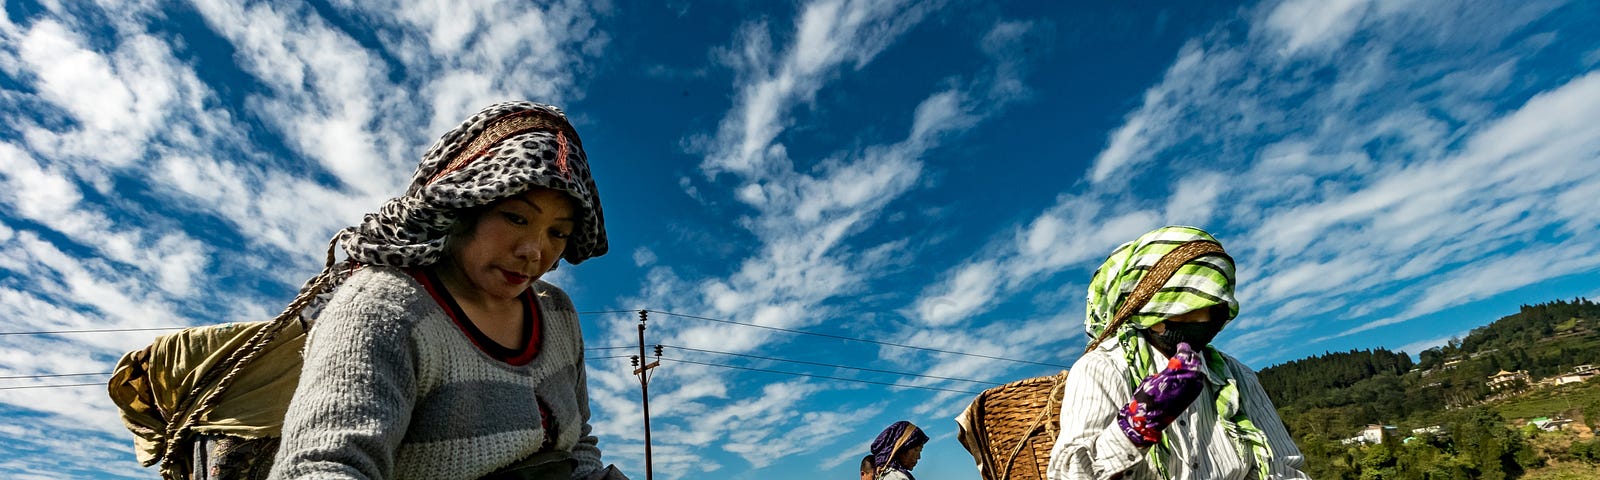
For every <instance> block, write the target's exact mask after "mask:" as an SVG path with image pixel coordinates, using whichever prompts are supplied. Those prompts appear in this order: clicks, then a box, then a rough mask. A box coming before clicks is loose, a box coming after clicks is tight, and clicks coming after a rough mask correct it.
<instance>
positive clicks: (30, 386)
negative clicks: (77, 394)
mask: <svg viewBox="0 0 1600 480" xmlns="http://www.w3.org/2000/svg"><path fill="white" fill-rule="evenodd" d="M90 385H99V386H102V387H103V386H105V385H106V384H105V382H99V383H68V384H64V385H24V386H21V387H0V390H22V389H27V388H67V387H87V386H90Z"/></svg>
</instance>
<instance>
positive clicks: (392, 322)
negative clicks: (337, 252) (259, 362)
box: [270, 269, 420, 479]
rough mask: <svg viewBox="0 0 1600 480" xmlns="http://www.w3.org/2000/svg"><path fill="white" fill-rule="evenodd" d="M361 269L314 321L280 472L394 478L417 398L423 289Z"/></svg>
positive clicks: (287, 420) (280, 475) (276, 470)
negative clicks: (416, 335)
mask: <svg viewBox="0 0 1600 480" xmlns="http://www.w3.org/2000/svg"><path fill="white" fill-rule="evenodd" d="M371 270H376V269H368V270H366V271H361V272H357V273H356V275H355V276H354V277H352V278H351V279H350V281H348V282H346V283H345V284H344V285H343V286H342V287H340V288H339V291H338V292H337V293H335V295H334V298H333V299H332V300H331V301H330V302H329V304H328V307H327V309H326V310H324V312H323V314H322V315H321V316H320V317H319V319H318V320H317V322H316V324H315V325H314V326H313V327H312V329H311V333H310V337H309V339H308V340H307V344H306V351H305V363H304V366H303V367H302V370H301V373H300V383H299V386H298V387H297V388H296V389H295V393H294V399H293V400H292V401H291V402H290V404H289V411H288V414H287V415H286V416H285V417H284V422H283V443H282V444H281V446H280V449H279V451H278V456H277V459H276V461H275V464H274V466H273V469H272V474H271V477H270V478H272V479H288V478H319V479H322V478H329V479H334V478H340V479H342V478H392V477H394V473H395V472H394V461H395V452H396V450H397V449H398V448H399V445H400V441H401V439H402V438H404V436H405V433H406V429H407V426H408V424H409V421H410V418H411V410H412V407H413V405H414V404H415V400H416V391H415V390H416V387H415V385H416V373H415V370H414V366H415V364H416V359H415V355H416V349H415V344H414V343H413V342H412V340H411V338H410V333H411V326H412V325H415V321H414V319H415V318H417V316H418V315H420V314H419V313H418V312H416V311H413V310H416V309H417V308H418V307H417V305H418V303H417V302H416V301H415V299H414V298H408V295H407V290H408V289H409V290H410V292H409V293H410V294H411V295H409V297H414V296H415V294H416V289H415V288H414V287H410V286H408V285H406V284H404V283H402V282H401V281H400V279H397V278H394V277H395V276H394V275H384V274H383V273H382V272H373V271H371Z"/></svg>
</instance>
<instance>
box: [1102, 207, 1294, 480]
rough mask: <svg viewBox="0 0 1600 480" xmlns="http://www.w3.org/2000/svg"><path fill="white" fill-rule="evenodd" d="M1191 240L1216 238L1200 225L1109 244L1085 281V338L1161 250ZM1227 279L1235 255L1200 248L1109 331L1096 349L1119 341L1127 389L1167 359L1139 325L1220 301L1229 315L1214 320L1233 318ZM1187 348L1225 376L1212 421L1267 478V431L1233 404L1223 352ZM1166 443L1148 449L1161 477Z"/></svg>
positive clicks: (1235, 392)
mask: <svg viewBox="0 0 1600 480" xmlns="http://www.w3.org/2000/svg"><path fill="white" fill-rule="evenodd" d="M1192 240H1208V241H1212V242H1217V239H1216V238H1213V237H1212V236H1211V234H1208V233H1206V232H1205V231H1204V230H1201V229H1198V228H1194V227H1181V226H1169V227H1162V228H1158V229H1156V230H1155V231H1152V232H1150V233H1146V234H1144V235H1142V236H1140V237H1139V238H1138V239H1137V240H1134V241H1132V242H1128V243H1124V244H1122V246H1120V247H1117V249H1116V250H1114V251H1112V252H1111V256H1110V257H1108V258H1106V261H1105V263H1104V264H1101V265H1100V269H1099V270H1095V272H1094V278H1093V279H1092V280H1090V282H1089V300H1088V310H1089V312H1088V315H1087V316H1086V317H1085V319H1084V330H1085V331H1086V332H1087V333H1088V334H1089V338H1099V337H1100V334H1101V333H1103V332H1105V329H1106V328H1107V327H1108V326H1109V324H1110V323H1111V320H1112V318H1113V317H1114V316H1115V315H1116V312H1117V310H1118V309H1119V308H1121V307H1122V304H1123V303H1124V302H1126V301H1127V299H1128V296H1129V295H1130V294H1132V293H1133V289H1134V287H1135V286H1137V285H1138V284H1139V280H1141V279H1143V278H1144V276H1145V274H1146V273H1147V272H1149V271H1150V268H1151V267H1153V266H1155V264H1156V262H1157V261H1158V260H1160V259H1161V256H1162V255H1166V254H1167V252H1171V251H1172V250H1173V249H1176V248H1178V246H1179V245H1183V244H1184V243H1186V242H1189V241H1192ZM1217 243H1218V244H1219V245H1220V244H1221V242H1217ZM1233 286H1234V265H1233V260H1231V259H1229V258H1228V257H1226V256H1223V255H1205V256H1201V257H1199V258H1196V259H1194V260H1191V261H1189V263H1185V264H1183V266H1182V267H1179V268H1178V271H1177V272H1176V273H1174V274H1173V275H1172V278H1171V279H1168V280H1167V283H1166V284H1165V285H1162V287H1161V289H1160V290H1158V291H1157V292H1156V294H1155V296H1154V297H1152V298H1151V299H1150V301H1149V302H1146V303H1145V305H1144V306H1143V307H1141V308H1140V309H1139V310H1138V311H1136V312H1134V313H1133V315H1131V316H1129V318H1128V320H1127V321H1126V322H1125V323H1123V325H1122V326H1121V327H1119V328H1118V329H1117V331H1116V332H1112V335H1111V336H1110V337H1109V338H1107V340H1106V342H1105V343H1104V344H1103V345H1101V346H1100V347H1099V348H1113V347H1114V346H1115V345H1120V346H1121V347H1122V352H1123V355H1124V356H1125V357H1126V359H1127V361H1128V365H1129V367H1130V368H1129V369H1128V373H1129V375H1128V388H1129V389H1130V390H1131V389H1132V388H1134V387H1135V386H1137V385H1138V384H1139V382H1140V381H1143V380H1144V378H1145V377H1148V376H1150V375H1153V374H1155V373H1156V372H1159V371H1160V370H1161V368H1163V367H1165V365H1166V363H1165V362H1160V363H1158V362H1157V361H1156V360H1155V359H1154V358H1152V355H1151V351H1152V348H1151V347H1150V345H1149V344H1148V343H1146V342H1145V340H1144V337H1143V336H1140V335H1139V330H1143V329H1147V328H1150V326H1151V325H1155V324H1157V323H1161V322H1162V321H1165V320H1166V319H1167V318H1168V317H1172V316H1175V315H1180V314H1184V313H1188V312H1191V311H1194V310H1199V309H1202V308H1213V307H1224V306H1225V307H1226V308H1227V311H1228V314H1227V316H1226V318H1222V319H1220V320H1221V321H1223V322H1231V321H1233V317H1235V316H1237V315H1238V314H1239V302H1238V300H1235V299H1234V298H1233ZM1213 321H1216V320H1213ZM1224 325H1226V323H1224ZM1112 341H1115V342H1116V343H1115V345H1113V344H1112V343H1111V342H1112ZM1191 347H1194V348H1195V351H1197V352H1200V353H1201V354H1203V355H1205V358H1206V366H1207V367H1208V368H1209V369H1210V370H1211V374H1212V375H1213V376H1214V377H1216V378H1221V379H1223V381H1224V384H1223V386H1222V388H1219V389H1217V395H1216V398H1214V399H1213V400H1214V401H1215V402H1216V405H1217V414H1218V417H1219V418H1218V419H1217V421H1218V422H1219V424H1220V425H1223V426H1224V427H1225V428H1227V431H1228V436H1229V438H1232V439H1233V440H1234V448H1236V449H1237V450H1238V451H1239V453H1240V455H1242V456H1243V455H1250V456H1254V457H1255V458H1256V472H1257V473H1259V474H1260V476H1261V478H1263V479H1265V478H1267V474H1268V470H1269V469H1270V468H1271V463H1269V460H1270V459H1271V458H1272V451H1271V447H1269V446H1268V445H1267V437H1266V434H1265V433H1263V432H1262V431H1261V429H1259V428H1256V426H1255V424H1254V423H1253V422H1251V421H1250V419H1249V418H1248V417H1247V416H1245V413H1244V408H1243V406H1242V405H1240V404H1239V388H1238V385H1237V383H1238V382H1237V381H1236V380H1235V379H1234V378H1233V376H1232V375H1231V374H1230V373H1229V372H1228V368H1227V363H1226V362H1225V361H1224V360H1223V358H1222V353H1221V352H1218V351H1217V349H1216V348H1213V347H1211V346H1210V345H1205V346H1203V347H1202V346H1198V345H1191ZM1171 450H1172V447H1171V444H1170V443H1169V442H1168V441H1167V440H1166V438H1163V439H1162V441H1161V443H1160V444H1159V445H1156V447H1155V448H1152V449H1150V451H1149V452H1147V453H1146V455H1147V458H1148V460H1149V461H1150V464H1151V465H1152V466H1154V467H1155V468H1156V471H1158V472H1161V474H1162V475H1163V476H1165V475H1166V474H1167V468H1166V465H1165V458H1166V457H1167V456H1169V455H1170V453H1171Z"/></svg>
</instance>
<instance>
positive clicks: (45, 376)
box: [0, 372, 111, 380]
mask: <svg viewBox="0 0 1600 480" xmlns="http://www.w3.org/2000/svg"><path fill="white" fill-rule="evenodd" d="M89 375H111V372H105V373H53V374H46V375H14V376H9V377H0V380H21V379H24V378H28V379H33V378H55V377H87V376H89Z"/></svg>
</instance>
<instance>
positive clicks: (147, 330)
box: [0, 327, 189, 336]
mask: <svg viewBox="0 0 1600 480" xmlns="http://www.w3.org/2000/svg"><path fill="white" fill-rule="evenodd" d="M185 328H189V327H149V328H102V329H87V330H52V331H38V332H0V336H4V335H60V334H67V333H106V332H152V331H157V330H183V329H185Z"/></svg>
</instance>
